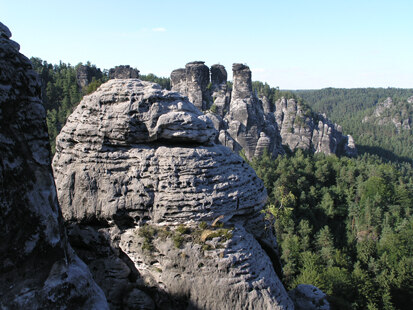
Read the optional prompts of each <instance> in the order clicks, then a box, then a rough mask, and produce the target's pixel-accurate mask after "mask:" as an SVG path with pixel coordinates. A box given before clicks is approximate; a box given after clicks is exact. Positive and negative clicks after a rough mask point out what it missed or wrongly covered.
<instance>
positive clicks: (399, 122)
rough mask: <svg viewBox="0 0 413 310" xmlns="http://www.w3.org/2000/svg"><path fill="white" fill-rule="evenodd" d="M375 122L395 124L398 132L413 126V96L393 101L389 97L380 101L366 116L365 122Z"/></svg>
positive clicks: (382, 124) (381, 124)
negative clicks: (370, 113)
mask: <svg viewBox="0 0 413 310" xmlns="http://www.w3.org/2000/svg"><path fill="white" fill-rule="evenodd" d="M368 122H370V123H375V124H377V125H380V126H385V125H390V126H395V127H396V130H397V132H398V133H400V132H402V131H407V130H411V129H412V128H413V96H412V97H409V98H407V99H405V100H397V101H396V102H394V101H393V99H392V98H390V97H388V98H387V99H386V100H383V101H381V102H379V103H378V104H377V106H376V108H375V109H374V111H373V114H372V115H370V116H365V117H364V119H363V123H368Z"/></svg>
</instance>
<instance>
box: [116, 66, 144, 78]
mask: <svg viewBox="0 0 413 310" xmlns="http://www.w3.org/2000/svg"><path fill="white" fill-rule="evenodd" d="M138 77H139V70H138V69H135V68H131V67H130V66H129V65H126V66H116V67H115V68H112V69H110V70H109V79H130V78H133V79H135V78H138Z"/></svg>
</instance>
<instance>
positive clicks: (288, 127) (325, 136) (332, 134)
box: [274, 98, 357, 156]
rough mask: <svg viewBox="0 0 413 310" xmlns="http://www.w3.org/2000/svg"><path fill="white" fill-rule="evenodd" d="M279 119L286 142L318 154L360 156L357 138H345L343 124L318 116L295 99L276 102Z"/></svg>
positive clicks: (292, 146)
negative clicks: (356, 145)
mask: <svg viewBox="0 0 413 310" xmlns="http://www.w3.org/2000/svg"><path fill="white" fill-rule="evenodd" d="M274 114H275V119H276V122H277V124H278V126H279V128H280V134H281V137H282V143H283V144H284V145H287V146H288V147H289V148H290V149H291V150H295V149H297V148H300V149H305V150H311V151H313V152H315V153H319V152H321V153H324V154H327V155H330V154H343V153H345V154H347V155H348V156H356V155H357V150H356V147H355V144H354V139H353V137H351V136H344V135H343V134H342V128H341V126H340V125H337V124H333V123H332V122H331V121H330V120H329V119H327V117H326V116H325V114H314V113H312V112H311V111H310V110H309V109H308V108H306V107H305V106H303V105H300V104H298V103H297V102H296V100H295V99H289V100H286V99H285V98H281V99H279V100H277V101H276V102H275V113H274Z"/></svg>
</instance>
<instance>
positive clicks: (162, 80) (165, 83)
mask: <svg viewBox="0 0 413 310" xmlns="http://www.w3.org/2000/svg"><path fill="white" fill-rule="evenodd" d="M139 79H141V80H142V81H148V82H154V83H157V84H159V85H161V87H162V88H164V89H168V90H170V89H171V79H170V78H166V77H158V76H156V75H155V74H153V73H149V74H146V75H145V74H140V75H139Z"/></svg>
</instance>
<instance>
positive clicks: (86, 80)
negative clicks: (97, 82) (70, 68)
mask: <svg viewBox="0 0 413 310" xmlns="http://www.w3.org/2000/svg"><path fill="white" fill-rule="evenodd" d="M102 76H103V73H102V71H100V69H97V68H96V67H94V66H89V65H80V66H76V82H77V85H79V87H80V88H83V87H85V86H87V85H89V84H90V82H92V79H93V78H96V79H100V78H101V77H102Z"/></svg>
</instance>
